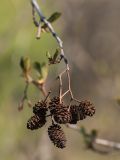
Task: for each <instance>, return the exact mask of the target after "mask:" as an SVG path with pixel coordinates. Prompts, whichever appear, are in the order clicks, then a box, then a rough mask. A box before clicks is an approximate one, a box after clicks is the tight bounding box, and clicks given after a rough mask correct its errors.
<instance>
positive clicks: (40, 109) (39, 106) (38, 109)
mask: <svg viewBox="0 0 120 160" xmlns="http://www.w3.org/2000/svg"><path fill="white" fill-rule="evenodd" d="M47 110H48V108H47V102H45V101H38V102H37V103H36V104H35V106H34V107H33V113H34V114H36V115H38V116H45V115H46V112H47Z"/></svg>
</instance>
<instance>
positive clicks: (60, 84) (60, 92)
mask: <svg viewBox="0 0 120 160" xmlns="http://www.w3.org/2000/svg"><path fill="white" fill-rule="evenodd" d="M59 97H60V103H61V99H62V77H61V75H60V76H59Z"/></svg>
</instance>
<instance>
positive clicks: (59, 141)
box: [48, 124, 67, 148]
mask: <svg viewBox="0 0 120 160" xmlns="http://www.w3.org/2000/svg"><path fill="white" fill-rule="evenodd" d="M48 135H49V138H50V140H51V141H52V142H53V144H54V145H55V146H56V147H58V148H65V147H66V141H67V140H66V137H65V134H64V132H63V130H62V128H61V127H60V125H58V124H53V125H52V126H50V127H49V128H48Z"/></svg>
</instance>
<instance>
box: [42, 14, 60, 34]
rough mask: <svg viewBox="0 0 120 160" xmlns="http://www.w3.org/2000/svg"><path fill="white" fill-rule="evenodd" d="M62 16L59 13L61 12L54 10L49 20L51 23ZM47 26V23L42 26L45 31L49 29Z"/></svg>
mask: <svg viewBox="0 0 120 160" xmlns="http://www.w3.org/2000/svg"><path fill="white" fill-rule="evenodd" d="M60 16H61V13H59V12H54V13H53V14H52V15H51V16H50V17H49V18H48V21H49V22H50V23H53V22H55V21H56V20H58V18H60ZM46 28H47V26H46V24H44V25H43V26H42V29H44V30H45V31H47V30H46Z"/></svg>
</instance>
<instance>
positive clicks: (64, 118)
mask: <svg viewBox="0 0 120 160" xmlns="http://www.w3.org/2000/svg"><path fill="white" fill-rule="evenodd" d="M53 115H54V116H53V117H54V120H55V121H56V122H57V123H60V124H66V123H69V122H70V121H71V118H72V117H71V113H70V111H69V110H68V107H67V106H63V105H61V106H59V108H56V109H55V110H54V114H53Z"/></svg>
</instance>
